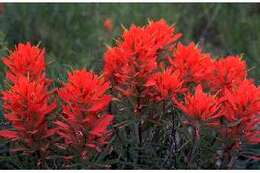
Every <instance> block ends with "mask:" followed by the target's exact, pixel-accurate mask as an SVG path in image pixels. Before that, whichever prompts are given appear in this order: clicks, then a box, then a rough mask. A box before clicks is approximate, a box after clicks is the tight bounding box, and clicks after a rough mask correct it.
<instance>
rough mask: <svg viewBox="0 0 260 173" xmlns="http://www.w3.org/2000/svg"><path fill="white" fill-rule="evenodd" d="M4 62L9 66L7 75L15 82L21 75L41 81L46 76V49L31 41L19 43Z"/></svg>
mask: <svg viewBox="0 0 260 173" xmlns="http://www.w3.org/2000/svg"><path fill="white" fill-rule="evenodd" d="M3 62H4V64H5V65H6V66H7V67H8V68H9V72H7V73H6V77H7V79H9V80H10V81H11V82H13V83H15V82H16V81H17V80H18V79H19V78H20V77H21V76H23V77H27V78H28V79H30V80H39V81H40V80H43V79H44V78H45V75H44V72H45V51H44V50H43V49H40V48H38V47H37V46H32V45H31V44H30V43H26V44H22V43H20V44H18V46H17V47H16V49H15V50H14V51H13V52H11V54H10V55H9V56H8V57H5V58H4V59H3Z"/></svg>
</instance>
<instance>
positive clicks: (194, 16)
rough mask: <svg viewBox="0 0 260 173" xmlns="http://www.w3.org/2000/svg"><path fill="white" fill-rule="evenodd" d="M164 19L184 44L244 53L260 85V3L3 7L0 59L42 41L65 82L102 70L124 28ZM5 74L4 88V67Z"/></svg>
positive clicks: (220, 53) (55, 73)
mask: <svg viewBox="0 0 260 173" xmlns="http://www.w3.org/2000/svg"><path fill="white" fill-rule="evenodd" d="M107 18H110V19H111V20H112V21H113V22H114V30H113V32H112V33H110V32H109V31H107V30H106V29H105V28H104V25H103V22H104V20H105V19H107ZM160 18H165V19H166V20H167V21H168V23H169V24H173V23H175V24H176V28H177V30H178V31H179V32H182V33H183V37H182V41H183V42H184V43H188V42H189V41H194V42H196V43H199V44H200V45H201V47H202V48H203V49H204V50H205V51H210V52H212V53H213V55H214V56H215V57H219V56H224V55H228V54H244V58H245V59H246V61H247V63H248V65H249V67H250V68H251V67H252V69H251V70H250V76H251V77H254V78H255V79H256V82H257V83H258V84H259V82H260V81H259V80H260V78H259V76H260V68H258V67H260V66H259V65H260V58H259V55H260V5H259V4H221V3H215V4H214V3H210V4H170V3H156V4H144V3H140V4H137V3H132V4H126V3H110V4H106V3H96V4H95V3H93V4H91V3H86V4H82V3H79V4H1V5H0V23H1V24H0V32H1V34H0V42H1V45H0V46H1V51H0V55H1V57H2V56H3V55H4V54H6V49H5V47H8V48H13V47H14V45H15V44H17V43H18V42H25V41H31V42H33V43H35V44H37V43H39V42H40V44H41V46H42V47H45V48H46V50H47V53H48V61H53V60H54V62H52V63H51V65H50V66H49V69H50V70H49V75H50V76H51V77H56V78H62V76H64V75H65V74H66V71H67V70H68V69H70V68H80V67H87V68H90V69H93V70H96V71H100V70H101V68H102V57H103V54H104V51H105V49H106V47H105V44H108V45H111V44H113V42H114V41H115V38H116V37H118V36H119V35H120V33H121V31H122V27H121V25H124V26H126V27H129V26H130V25H131V24H132V23H135V24H137V25H144V24H146V23H147V20H148V19H154V20H156V19H160ZM1 63H2V62H1ZM0 71H1V74H0V78H1V79H0V80H1V83H2V77H3V64H0ZM0 89H1V88H0Z"/></svg>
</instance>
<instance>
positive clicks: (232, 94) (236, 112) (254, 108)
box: [221, 80, 260, 143]
mask: <svg viewBox="0 0 260 173" xmlns="http://www.w3.org/2000/svg"><path fill="white" fill-rule="evenodd" d="M222 97H223V104H222V107H221V109H222V111H221V112H222V114H223V117H224V118H225V119H224V121H223V123H222V125H223V128H222V129H221V133H222V134H223V136H225V137H228V138H230V139H233V140H235V141H240V140H241V139H243V140H246V141H247V142H249V143H257V142H259V140H260V138H259V129H257V125H259V115H258V114H259V112H260V90H259V88H258V87H256V86H255V85H254V84H253V82H252V81H250V80H244V81H241V83H240V84H239V85H238V86H233V87H232V88H230V89H227V88H225V89H224V91H223V96H222Z"/></svg>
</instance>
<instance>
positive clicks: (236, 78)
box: [209, 56, 247, 91]
mask: <svg viewBox="0 0 260 173" xmlns="http://www.w3.org/2000/svg"><path fill="white" fill-rule="evenodd" d="M246 77H247V67H246V63H245V61H243V60H241V58H240V57H239V56H227V57H225V58H224V59H219V60H217V61H215V63H214V68H213V70H212V74H211V77H210V78H209V83H210V88H211V90H212V91H219V90H220V91H223V90H224V89H225V88H228V89H230V88H232V86H234V85H239V84H240V82H241V81H243V80H244V79H246Z"/></svg>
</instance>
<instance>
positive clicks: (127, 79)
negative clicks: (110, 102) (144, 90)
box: [104, 20, 180, 95]
mask: <svg viewBox="0 0 260 173" xmlns="http://www.w3.org/2000/svg"><path fill="white" fill-rule="evenodd" d="M179 37H180V34H175V29H174V27H173V26H168V25H167V23H166V22H165V21H164V20H160V21H157V22H151V23H149V25H148V26H145V27H137V26H132V27H131V28H130V30H129V31H125V32H124V33H123V36H122V40H119V41H118V42H117V46H116V47H114V48H109V49H108V50H107V52H106V53H105V66H104V75H105V78H106V79H110V80H111V81H112V83H113V85H115V87H116V88H120V91H124V93H123V94H124V95H131V94H132V95H134V94H136V92H138V93H140V90H141V89H140V88H141V87H142V86H143V85H144V83H145V81H146V79H147V77H148V76H149V75H151V73H153V72H154V71H155V70H156V69H157V61H158V56H159V53H160V52H161V51H163V50H168V49H169V47H171V46H172V45H173V43H174V42H175V41H176V40H177V39H178V38H179ZM137 90H138V91H137Z"/></svg>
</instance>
